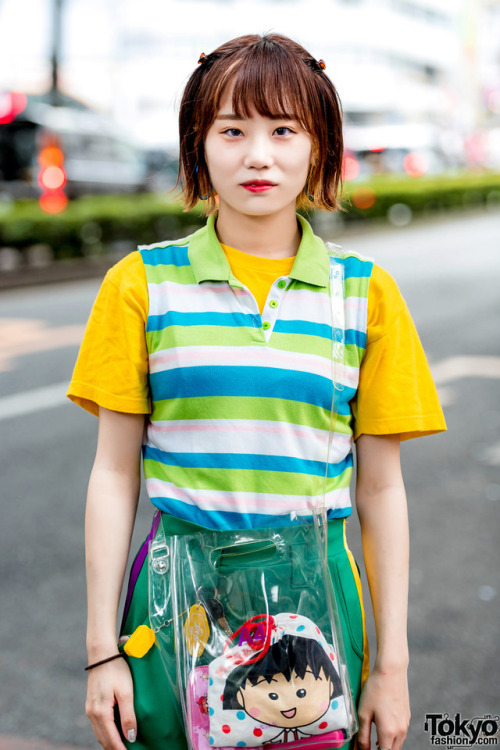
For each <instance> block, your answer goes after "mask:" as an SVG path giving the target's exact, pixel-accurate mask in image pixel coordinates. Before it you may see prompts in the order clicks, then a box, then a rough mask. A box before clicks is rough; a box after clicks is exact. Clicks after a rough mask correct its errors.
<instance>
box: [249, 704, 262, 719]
mask: <svg viewBox="0 0 500 750" xmlns="http://www.w3.org/2000/svg"><path fill="white" fill-rule="evenodd" d="M248 713H249V714H250V716H253V718H254V719H258V718H259V716H260V708H257V706H252V707H251V708H249V709H248Z"/></svg>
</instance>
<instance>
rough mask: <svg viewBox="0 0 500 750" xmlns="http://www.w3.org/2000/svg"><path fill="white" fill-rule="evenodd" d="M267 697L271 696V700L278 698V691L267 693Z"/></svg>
mask: <svg viewBox="0 0 500 750" xmlns="http://www.w3.org/2000/svg"><path fill="white" fill-rule="evenodd" d="M269 697H270V698H271V700H272V701H277V700H278V698H279V695H278V693H269Z"/></svg>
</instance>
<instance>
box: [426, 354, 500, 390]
mask: <svg viewBox="0 0 500 750" xmlns="http://www.w3.org/2000/svg"><path fill="white" fill-rule="evenodd" d="M431 370H432V376H433V378H434V382H435V383H436V385H443V383H450V382H451V381H452V380H460V379H461V378H500V357H465V356H464V357H448V358H447V359H442V360H441V362H436V363H435V364H433V365H431Z"/></svg>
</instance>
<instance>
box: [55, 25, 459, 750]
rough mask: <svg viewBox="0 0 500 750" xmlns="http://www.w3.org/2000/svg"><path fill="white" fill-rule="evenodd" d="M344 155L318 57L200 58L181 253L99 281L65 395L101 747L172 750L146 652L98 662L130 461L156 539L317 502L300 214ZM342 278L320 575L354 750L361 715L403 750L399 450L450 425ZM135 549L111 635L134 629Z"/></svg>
mask: <svg viewBox="0 0 500 750" xmlns="http://www.w3.org/2000/svg"><path fill="white" fill-rule="evenodd" d="M342 156H343V148H342V112H341V106H340V102H339V99H338V96H337V93H336V90H335V88H334V86H333V84H332V82H331V81H330V79H329V78H328V76H327V75H326V73H325V65H324V63H323V62H322V61H319V62H317V61H316V60H315V59H314V58H313V57H311V55H309V53H307V52H306V51H305V50H304V49H303V48H302V47H301V46H299V45H298V44H296V43H295V42H293V41H291V40H290V39H288V38H286V37H283V36H279V35H275V34H270V35H266V36H264V37H260V36H244V37H240V38H238V39H234V40H232V41H230V42H228V43H226V44H224V45H222V46H221V47H219V48H218V49H217V50H215V52H213V53H211V54H210V55H207V56H205V55H203V54H202V56H201V57H200V60H199V65H198V67H197V69H196V70H195V71H194V73H193V74H192V76H191V78H190V79H189V81H188V84H187V87H186V90H185V93H184V97H183V100H182V103H181V111H180V175H181V180H182V182H183V187H184V200H185V203H186V206H187V207H188V208H191V207H192V206H194V205H195V204H196V203H197V202H198V201H199V200H204V201H206V208H207V214H208V221H207V224H206V226H205V227H204V228H203V229H201V230H199V231H198V232H196V233H195V234H193V235H191V236H190V237H188V238H186V239H184V240H179V241H176V242H162V243H158V244H156V245H151V246H147V247H146V246H141V247H140V248H139V250H138V251H136V252H134V253H131V254H130V255H128V256H127V257H126V258H124V259H123V260H122V261H120V262H119V263H118V264H117V265H116V266H115V267H114V268H112V269H111V270H110V271H109V272H108V274H107V275H106V278H105V280H104V282H103V285H102V287H101V290H100V292H99V295H98V297H97V300H96V302H95V305H94V308H93V311H92V314H91V317H90V320H89V323H88V327H87V331H86V334H85V338H84V341H83V343H82V347H81V351H80V354H79V358H78V361H77V364H76V367H75V371H74V376H73V380H72V382H71V385H70V389H69V392H68V395H69V397H70V398H71V399H72V400H73V401H74V402H76V403H78V404H80V405H81V406H83V407H84V408H85V409H87V410H88V411H90V412H92V413H93V414H96V415H98V416H99V433H98V443H97V453H96V458H95V463H94V466H93V469H92V474H91V478H90V483H89V490H88V500H87V515H86V559H87V581H88V630H87V649H88V658H89V666H90V667H91V669H90V670H89V683H88V697H87V713H88V715H89V717H90V719H91V721H92V725H93V728H94V731H95V734H96V736H97V739H98V740H99V742H100V743H101V744H102V745H103V746H104V747H105V748H109V749H111V748H112V749H113V750H124V747H125V746H126V747H130V746H131V743H132V742H135V745H134V747H138V748H144V749H146V748H148V749H152V748H155V749H156V748H160V747H168V748H171V749H177V748H178V749H179V750H180V749H181V748H185V746H186V743H185V738H184V735H183V730H182V724H181V722H180V720H179V718H178V716H177V714H176V711H175V708H174V701H173V699H172V697H171V695H170V690H169V688H168V686H167V685H166V679H165V675H164V672H163V667H162V665H161V663H160V659H159V656H158V653H157V649H151V651H149V652H148V654H146V656H145V657H144V658H142V659H133V658H129V659H128V660H127V661H125V660H124V659H119V658H116V659H112V660H109V657H113V656H115V655H116V654H117V640H116V617H117V608H118V602H119V596H120V591H121V587H122V582H123V576H124V571H125V567H126V563H127V557H128V553H129V545H130V539H131V534H132V529H133V525H134V519H135V513H136V506H137V499H138V493H139V484H140V454H141V449H142V451H143V458H144V472H145V476H146V486H147V490H148V494H149V496H150V499H151V501H152V503H153V505H154V506H156V508H158V509H159V511H161V513H162V518H163V526H164V528H165V530H166V533H167V534H185V533H192V532H194V531H197V530H200V529H203V528H245V527H246V528H248V527H253V526H260V527H265V525H266V522H268V521H269V517H270V515H273V516H276V515H279V514H280V513H286V512H289V511H290V510H292V509H294V508H295V509H298V510H300V509H303V508H304V507H305V506H306V504H307V502H308V500H310V498H311V496H314V495H315V494H316V495H317V494H318V492H319V490H318V487H320V486H321V482H319V481H318V479H319V478H321V477H322V476H324V473H325V456H326V446H327V442H328V431H329V426H330V405H331V397H332V382H331V367H330V358H331V351H332V326H331V306H330V299H329V289H330V287H329V260H328V254H327V251H326V249H325V246H324V244H323V242H322V241H321V240H320V239H319V238H318V237H316V236H315V235H314V234H313V232H312V230H311V227H310V225H309V224H308V223H307V221H305V220H304V219H303V218H302V217H301V216H299V215H297V214H296V209H297V207H299V208H304V207H306V208H319V209H325V210H330V211H333V210H337V209H338V208H339V203H338V197H339V189H340V188H341V187H342V181H341V166H342ZM343 264H344V285H345V314H346V337H345V343H346V347H345V348H346V366H345V368H344V380H345V382H344V383H343V386H344V387H343V390H342V392H341V393H342V400H341V404H340V408H339V416H338V419H337V423H336V427H335V435H334V440H333V443H332V449H331V456H330V462H331V463H332V464H333V471H332V472H329V478H328V482H327V488H326V489H327V491H326V504H327V508H328V518H329V524H328V536H329V566H330V571H331V574H332V576H333V578H334V582H335V585H336V587H337V590H338V591H339V592H340V593H341V595H340V596H339V601H340V602H341V612H340V616H341V624H342V629H343V639H344V645H345V650H346V657H347V662H348V667H349V674H350V680H351V687H352V690H353V696H354V700H355V702H356V705H357V706H358V715H359V733H358V736H357V742H358V747H359V748H362V750H366V749H367V748H370V733H371V725H372V723H374V724H375V726H376V734H377V744H378V746H379V747H380V748H382V750H389V749H390V750H400V748H401V747H402V745H403V741H404V738H405V735H406V732H407V728H408V722H409V717H410V709H409V699H408V687H407V666H408V646H407V638H406V616H407V588H408V525H407V510H406V498H405V490H404V485H403V480H402V477H401V468H400V457H399V446H400V441H401V440H406V439H408V438H411V437H416V436H419V435H426V434H431V433H435V432H439V431H441V430H443V429H445V423H444V418H443V415H442V411H441V408H440V406H439V403H438V400H437V396H436V391H435V388H434V385H433V383H432V379H431V376H430V373H429V368H428V365H427V362H426V359H425V355H424V353H423V350H422V347H421V345H420V342H419V339H418V335H417V333H416V331H415V328H414V326H413V323H412V320H411V318H410V315H409V312H408V310H407V307H406V304H405V302H404V300H403V299H402V297H401V295H400V293H399V290H398V288H397V286H396V284H395V282H394V281H393V280H392V278H391V277H390V276H389V274H387V273H386V272H385V271H383V270H382V269H381V268H380V267H378V266H377V265H374V264H373V263H372V262H371V261H369V260H367V259H364V258H360V257H359V256H356V255H354V254H347V257H346V258H345V259H344V260H343ZM354 441H355V443H356V454H357V484H356V504H357V510H358V514H359V517H360V521H361V529H362V542H363V553H364V558H365V564H366V570H367V575H368V581H369V586H370V594H371V600H372V604H373V610H374V617H375V623H376V633H377V650H376V657H375V662H374V666H373V669H372V671H371V673H370V674H369V665H368V653H367V645H366V635H365V631H364V615H363V609H362V604H361V589H360V584H359V576H358V571H357V567H356V564H355V562H354V560H353V558H352V554H351V553H350V551H349V549H348V547H347V544H346V542H345V533H344V531H345V529H344V527H345V521H346V518H347V517H348V516H349V515H350V514H351V512H352V509H351V504H350V499H349V480H350V477H351V473H352V466H353V461H352V450H353V443H354ZM152 533H154V530H153V532H152ZM145 550H146V547H145V546H143V548H142V550H141V551H140V553H139V554H138V556H137V558H136V561H135V563H134V571H135V572H134V576H133V577H134V581H133V582H132V585H131V586H130V589H129V595H128V598H127V603H126V611H125V613H124V619H123V623H122V629H121V632H122V633H124V634H130V633H131V632H133V630H134V629H135V628H136V627H137V626H138V625H139V624H141V623H143V622H144V621H145V620H147V570H146V568H147V565H144V560H145ZM135 578H137V580H135ZM102 661H104V663H100V662H102ZM96 663H99V664H98V665H97V666H95V665H96Z"/></svg>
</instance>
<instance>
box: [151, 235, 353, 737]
mask: <svg viewBox="0 0 500 750" xmlns="http://www.w3.org/2000/svg"><path fill="white" fill-rule="evenodd" d="M335 247H338V246H333V247H332V246H328V250H329V253H330V284H331V303H332V321H333V326H332V331H333V333H332V381H333V384H334V387H333V396H332V409H331V420H330V431H329V435H328V440H327V442H328V445H327V449H326V452H327V460H326V468H325V478H324V484H323V501H322V505H320V506H317V507H314V505H315V503H314V501H313V498H314V497H316V498H317V497H318V495H319V496H321V493H318V492H317V489H318V488H317V487H312V488H311V490H312V491H311V503H310V505H311V507H309V508H304V511H303V512H301V513H300V514H297V513H296V512H294V513H290V514H289V515H288V516H287V515H280V516H270V526H269V527H268V528H265V529H244V530H227V531H226V530H224V531H219V530H214V531H212V530H207V531H206V532H201V533H197V534H193V535H188V536H178V537H175V536H174V537H170V538H169V539H166V537H165V534H164V532H163V529H162V524H161V522H160V526H159V528H158V533H157V535H156V537H155V539H154V540H153V542H152V543H151V544H150V549H149V617H150V624H151V627H152V629H153V630H154V632H155V637H156V646H157V647H158V648H159V650H160V654H161V657H162V659H163V663H164V665H165V670H166V674H167V677H168V679H169V680H170V682H171V686H172V688H173V690H174V691H175V693H176V695H177V697H178V702H179V706H180V709H181V710H182V715H183V718H184V722H185V727H186V737H187V739H188V742H189V745H190V747H191V748H194V750H209V748H210V747H221V748H232V747H245V746H247V747H258V746H261V745H264V744H267V743H272V744H273V745H276V746H277V747H279V746H280V745H282V744H286V746H287V747H290V748H297V750H299V748H304V750H306V749H307V750H322V749H323V748H325V749H326V748H334V747H341V746H342V745H344V744H345V743H346V742H348V741H349V740H350V738H351V737H352V736H353V734H354V733H355V731H356V730H357V721H356V715H355V710H354V706H353V701H352V694H351V690H350V686H349V675H348V672H347V667H346V659H345V655H344V648H343V643H342V637H341V628H340V624H339V617H338V612H337V605H336V600H335V592H334V589H333V584H332V579H331V576H330V574H329V572H328V566H327V548H326V547H327V529H326V507H325V490H326V475H327V471H328V457H329V455H330V448H331V440H332V434H333V432H334V429H335V423H336V419H337V414H338V405H337V403H336V396H338V392H339V391H340V390H341V389H342V387H343V386H342V383H343V376H342V375H341V374H340V368H342V367H343V358H344V327H345V326H344V304H343V303H344V294H343V265H342V263H340V262H338V260H337V259H336V258H335V255H336V250H335ZM339 375H340V376H339ZM313 490H316V491H313ZM273 520H275V522H276V527H273V526H272V521H273Z"/></svg>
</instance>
